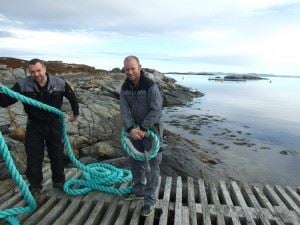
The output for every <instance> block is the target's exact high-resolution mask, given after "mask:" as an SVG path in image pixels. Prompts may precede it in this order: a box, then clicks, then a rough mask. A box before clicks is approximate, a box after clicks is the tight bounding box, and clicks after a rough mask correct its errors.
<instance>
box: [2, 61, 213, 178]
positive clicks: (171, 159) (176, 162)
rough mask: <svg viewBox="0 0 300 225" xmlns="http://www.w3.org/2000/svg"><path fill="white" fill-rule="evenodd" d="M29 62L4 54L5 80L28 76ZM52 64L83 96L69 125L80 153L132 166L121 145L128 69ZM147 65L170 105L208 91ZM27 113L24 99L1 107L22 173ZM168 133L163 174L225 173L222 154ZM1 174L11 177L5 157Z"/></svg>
mask: <svg viewBox="0 0 300 225" xmlns="http://www.w3.org/2000/svg"><path fill="white" fill-rule="evenodd" d="M25 65H26V61H25V60H19V59H11V58H0V81H1V82H2V83H4V84H5V85H8V86H11V85H12V84H13V83H14V82H15V80H16V79H19V78H22V77H25V76H26V71H25V70H24V68H25V67H26V66H25ZM46 65H47V69H48V71H51V72H52V73H54V74H56V75H59V76H63V77H64V79H66V80H67V81H68V82H69V83H70V84H71V86H72V88H73V89H74V90H75V93H76V95H77V96H78V99H79V104H80V117H79V118H78V121H76V122H75V123H73V124H70V123H69V124H68V131H67V132H68V135H69V138H70V142H71V144H72V147H73V150H74V152H75V154H76V155H77V157H78V158H81V159H83V161H84V159H86V158H88V159H89V160H87V161H89V162H91V161H104V160H108V161H114V164H117V165H120V166H124V167H127V165H128V164H127V163H126V157H124V152H123V151H122V150H121V146H120V130H121V120H120V112H119V102H118V101H119V89H120V86H121V84H122V82H123V81H124V79H125V75H124V74H122V73H119V72H111V71H103V70H96V69H94V68H92V67H87V66H82V65H76V64H71V65H72V66H70V64H64V63H62V62H58V61H54V62H53V61H52V62H51V63H46ZM55 68H58V70H57V71H56V70H55ZM71 68H73V69H74V68H76V71H73V72H72V69H71ZM80 68H82V70H81V69H80ZM145 71H146V73H147V75H148V76H150V77H151V78H153V79H154V80H155V81H156V82H158V83H159V84H160V86H161V87H162V89H163V91H164V95H165V99H166V102H165V104H166V106H168V107H170V106H179V105H184V104H187V103H188V102H190V101H191V100H192V99H193V98H195V97H199V96H203V94H202V93H200V92H195V91H192V90H190V89H188V88H186V87H183V86H180V85H177V84H175V80H173V79H171V78H168V77H166V76H165V75H164V74H161V73H159V72H158V71H155V70H152V69H145ZM63 110H64V111H65V112H66V113H70V112H71V110H70V106H69V104H64V105H63ZM26 119H27V117H26V114H25V113H24V111H23V106H22V104H21V103H17V104H15V105H13V106H10V107H9V108H0V130H1V132H2V133H3V135H4V137H5V141H6V143H7V144H8V146H9V149H10V152H11V153H12V155H13V158H14V160H15V163H16V165H17V167H18V168H19V170H20V172H21V173H24V171H25V165H26V164H25V159H26V157H25V152H24V146H23V143H22V142H23V141H24V134H25V133H24V132H25V129H24V128H25V124H26ZM164 136H165V145H164V151H163V155H164V158H163V162H162V175H170V176H177V175H180V176H184V177H186V176H192V177H204V176H207V178H208V179H218V178H219V175H218V173H215V172H214V170H213V165H214V164H215V162H216V161H215V160H216V159H214V158H212V157H211V155H210V154H207V153H205V152H202V151H201V148H200V146H199V145H198V144H196V143H194V142H193V141H190V140H188V139H186V138H183V137H181V136H180V135H177V134H175V133H173V132H172V131H171V130H166V131H165V133H164ZM45 157H47V156H45ZM112 159H115V160H112ZM119 159H120V160H119ZM123 159H124V160H123ZM47 161H48V160H47V159H46V162H47ZM66 161H67V160H66ZM0 174H1V176H0V179H1V180H5V179H7V178H9V175H8V172H7V170H6V166H5V164H4V162H3V161H2V162H1V163H0Z"/></svg>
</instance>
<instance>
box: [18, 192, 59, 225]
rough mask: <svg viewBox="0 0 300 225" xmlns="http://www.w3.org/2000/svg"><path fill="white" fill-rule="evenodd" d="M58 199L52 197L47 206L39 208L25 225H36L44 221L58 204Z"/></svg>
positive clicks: (46, 203)
mask: <svg viewBox="0 0 300 225" xmlns="http://www.w3.org/2000/svg"><path fill="white" fill-rule="evenodd" d="M57 201H58V200H57V199H56V197H54V196H53V197H51V198H50V199H48V201H47V202H45V204H43V205H42V206H41V207H40V208H38V209H37V210H36V211H35V212H34V213H33V214H32V215H31V216H30V217H29V218H28V219H26V220H25V221H24V223H23V224H24V225H36V224H38V222H39V221H40V220H41V219H43V218H44V217H45V216H46V214H47V213H48V212H50V210H51V209H52V208H53V207H55V206H56V203H57Z"/></svg>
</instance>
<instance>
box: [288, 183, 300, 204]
mask: <svg viewBox="0 0 300 225" xmlns="http://www.w3.org/2000/svg"><path fill="white" fill-rule="evenodd" d="M285 189H286V192H287V193H288V194H289V196H290V197H291V198H292V199H293V201H294V202H295V203H296V204H297V205H298V207H300V196H299V195H298V194H297V192H296V191H295V190H294V189H292V188H291V187H289V186H287V187H286V188H285Z"/></svg>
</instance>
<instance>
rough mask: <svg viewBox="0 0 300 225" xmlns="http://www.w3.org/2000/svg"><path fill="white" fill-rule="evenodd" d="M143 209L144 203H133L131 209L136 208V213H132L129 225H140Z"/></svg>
mask: <svg viewBox="0 0 300 225" xmlns="http://www.w3.org/2000/svg"><path fill="white" fill-rule="evenodd" d="M142 207H143V202H142V201H136V202H132V203H131V207H130V208H134V211H133V213H132V217H131V220H130V224H129V225H138V224H139V221H140V215H141V210H142Z"/></svg>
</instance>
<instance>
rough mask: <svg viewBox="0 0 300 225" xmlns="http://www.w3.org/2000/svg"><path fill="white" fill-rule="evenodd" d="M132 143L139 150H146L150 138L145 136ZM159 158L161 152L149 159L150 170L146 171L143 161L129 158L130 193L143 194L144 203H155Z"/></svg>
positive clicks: (149, 144)
mask: <svg viewBox="0 0 300 225" xmlns="http://www.w3.org/2000/svg"><path fill="white" fill-rule="evenodd" d="M132 143H133V145H134V146H135V148H136V149H137V150H139V151H144V149H146V150H148V149H150V147H151V140H149V139H148V140H147V139H146V138H145V139H143V140H141V141H133V142H132ZM161 160H162V153H161V152H159V153H158V154H157V156H156V157H154V158H153V159H151V160H150V161H149V165H150V167H151V171H150V172H149V173H148V172H147V171H146V165H145V162H144V161H137V160H134V159H132V158H130V166H131V171H132V175H133V189H132V193H133V194H135V195H143V196H144V205H154V204H155V203H156V196H155V192H156V189H157V188H158V182H159V176H160V163H161Z"/></svg>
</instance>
